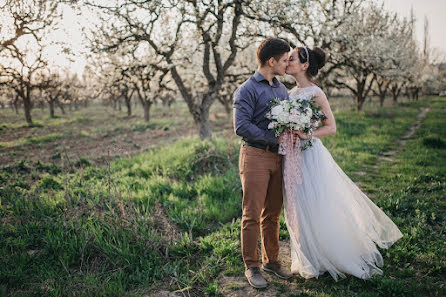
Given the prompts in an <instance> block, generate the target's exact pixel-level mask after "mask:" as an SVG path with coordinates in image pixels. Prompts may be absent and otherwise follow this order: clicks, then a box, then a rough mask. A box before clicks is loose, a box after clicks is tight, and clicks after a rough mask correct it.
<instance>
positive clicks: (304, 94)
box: [289, 85, 321, 100]
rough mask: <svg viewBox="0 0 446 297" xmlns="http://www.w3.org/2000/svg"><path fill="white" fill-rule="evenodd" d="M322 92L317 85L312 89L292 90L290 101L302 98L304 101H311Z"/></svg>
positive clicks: (311, 87) (295, 88)
mask: <svg viewBox="0 0 446 297" xmlns="http://www.w3.org/2000/svg"><path fill="white" fill-rule="evenodd" d="M320 90H321V89H320V88H319V87H318V86H316V85H313V86H310V87H305V88H298V87H294V88H292V89H291V91H290V93H289V96H290V99H294V98H296V97H300V98H302V99H303V100H310V99H311V97H313V96H315V95H316V93H317V92H318V91H320Z"/></svg>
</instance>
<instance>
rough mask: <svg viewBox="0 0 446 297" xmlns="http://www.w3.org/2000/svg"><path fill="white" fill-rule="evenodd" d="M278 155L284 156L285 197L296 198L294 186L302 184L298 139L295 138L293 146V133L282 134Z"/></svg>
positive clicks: (288, 131)
mask: <svg viewBox="0 0 446 297" xmlns="http://www.w3.org/2000/svg"><path fill="white" fill-rule="evenodd" d="M279 154H281V155H284V156H285V161H284V162H283V166H284V168H283V180H284V184H285V192H286V196H288V197H297V187H296V186H295V185H300V184H302V165H301V164H302V156H301V151H300V138H299V137H297V139H296V143H294V145H293V133H292V132H291V131H290V130H286V131H285V132H283V136H282V142H281V143H280V144H279ZM293 185H294V186H293ZM295 192H296V193H295Z"/></svg>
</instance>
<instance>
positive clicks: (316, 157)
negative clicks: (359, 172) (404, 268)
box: [284, 139, 402, 280]
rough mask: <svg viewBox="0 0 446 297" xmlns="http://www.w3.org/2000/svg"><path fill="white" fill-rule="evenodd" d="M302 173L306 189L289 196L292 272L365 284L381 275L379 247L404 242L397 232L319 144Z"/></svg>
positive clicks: (315, 144)
mask: <svg viewBox="0 0 446 297" xmlns="http://www.w3.org/2000/svg"><path fill="white" fill-rule="evenodd" d="M284 162H287V160H286V156H284ZM301 168H302V184H300V185H298V184H295V185H293V186H295V187H298V189H297V197H287V195H286V194H287V193H286V192H285V195H284V196H285V219H286V223H287V227H288V231H289V233H290V241H291V259H292V265H291V271H292V272H293V273H295V274H300V275H301V276H302V277H304V278H312V277H318V276H319V275H320V274H323V273H324V272H326V271H328V272H329V273H330V275H331V276H332V277H333V278H334V279H335V280H338V277H342V278H343V277H345V274H351V275H354V276H356V277H358V278H362V279H367V278H370V277H372V276H373V275H375V274H382V270H381V269H380V267H382V266H383V258H382V256H381V254H380V253H379V251H378V249H377V247H376V245H378V246H379V247H381V248H388V247H390V246H391V245H392V244H393V243H394V242H395V241H397V240H398V239H400V238H401V237H402V234H401V232H400V231H399V229H398V227H397V226H396V225H395V224H394V223H393V222H392V220H390V218H389V217H387V216H386V214H385V213H384V212H383V211H382V210H381V209H379V208H378V207H377V206H376V205H375V204H374V203H373V202H372V201H371V200H370V199H369V198H368V197H367V196H366V195H364V193H362V192H361V190H360V189H359V188H358V187H357V186H356V185H355V184H354V183H353V182H352V181H351V180H350V178H349V177H348V176H347V175H346V174H345V173H344V172H343V171H342V170H341V168H340V167H339V166H338V165H337V164H336V162H335V161H334V160H333V158H332V156H331V154H330V153H329V152H328V150H327V149H326V148H325V147H324V145H323V144H322V142H321V141H320V140H319V139H314V140H313V147H311V148H309V149H307V150H305V151H303V152H302V163H301ZM284 181H286V179H284ZM284 188H285V187H284ZM294 192H296V191H294Z"/></svg>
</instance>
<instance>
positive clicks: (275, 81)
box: [254, 71, 279, 88]
mask: <svg viewBox="0 0 446 297" xmlns="http://www.w3.org/2000/svg"><path fill="white" fill-rule="evenodd" d="M254 79H255V80H256V81H257V82H261V81H265V82H266V83H267V84H269V81H268V80H267V79H266V78H265V77H264V76H263V75H262V74H260V72H258V71H256V73H254ZM272 87H273V88H278V87H279V80H278V79H277V78H276V77H273V85H272Z"/></svg>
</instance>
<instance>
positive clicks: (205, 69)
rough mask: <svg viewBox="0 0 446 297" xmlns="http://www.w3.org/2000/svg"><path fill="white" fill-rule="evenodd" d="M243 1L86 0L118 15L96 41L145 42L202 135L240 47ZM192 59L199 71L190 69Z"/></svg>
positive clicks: (108, 44) (207, 133)
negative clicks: (104, 1) (104, 0)
mask: <svg viewBox="0 0 446 297" xmlns="http://www.w3.org/2000/svg"><path fill="white" fill-rule="evenodd" d="M92 2H93V3H92ZM243 3H244V1H241V0H233V1H224V0H216V1H204V0H201V1H199V0H187V1H176V0H169V1H168V0H159V1H115V2H114V5H109V6H101V5H99V4H98V3H95V2H94V1H90V2H89V4H90V5H93V6H95V7H99V8H101V9H102V10H104V11H106V12H107V13H108V14H113V15H114V16H115V17H116V18H117V19H118V20H119V22H113V23H109V25H108V27H107V28H102V30H103V31H102V32H105V34H104V38H102V39H101V38H99V39H100V40H99V39H98V40H97V41H98V44H100V45H102V48H103V49H105V50H113V49H116V48H119V47H121V46H122V45H123V44H125V43H143V44H144V45H147V46H149V47H150V48H151V50H152V51H153V53H154V55H155V56H156V57H158V58H160V59H161V60H160V63H158V65H157V66H158V69H159V70H161V69H162V70H163V71H165V70H167V71H169V73H170V75H171V77H172V79H173V81H174V82H175V85H176V87H177V89H178V91H179V93H180V94H181V96H182V97H183V99H184V100H185V102H186V103H187V106H188V109H189V111H190V113H191V114H192V116H193V119H194V121H195V123H196V125H197V126H198V128H199V135H200V137H201V138H202V139H205V138H210V137H211V126H210V121H209V109H210V107H211V105H212V104H213V102H214V101H215V100H216V98H217V95H218V92H219V90H220V88H221V87H222V85H223V82H224V77H225V75H226V74H227V72H228V69H229V68H230V67H231V65H232V64H233V62H234V60H235V57H236V55H237V52H238V50H239V46H238V44H237V43H236V40H237V37H238V32H239V25H240V21H241V17H242V12H243V10H242V6H243ZM142 15H143V16H144V17H141V16H142ZM95 47H97V46H95ZM191 63H193V65H195V66H196V67H197V69H199V72H197V71H195V73H191V72H190V67H191ZM197 65H198V66H197ZM197 80H200V81H201V80H204V81H205V84H202V86H203V88H201V89H197V88H195V85H197Z"/></svg>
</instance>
